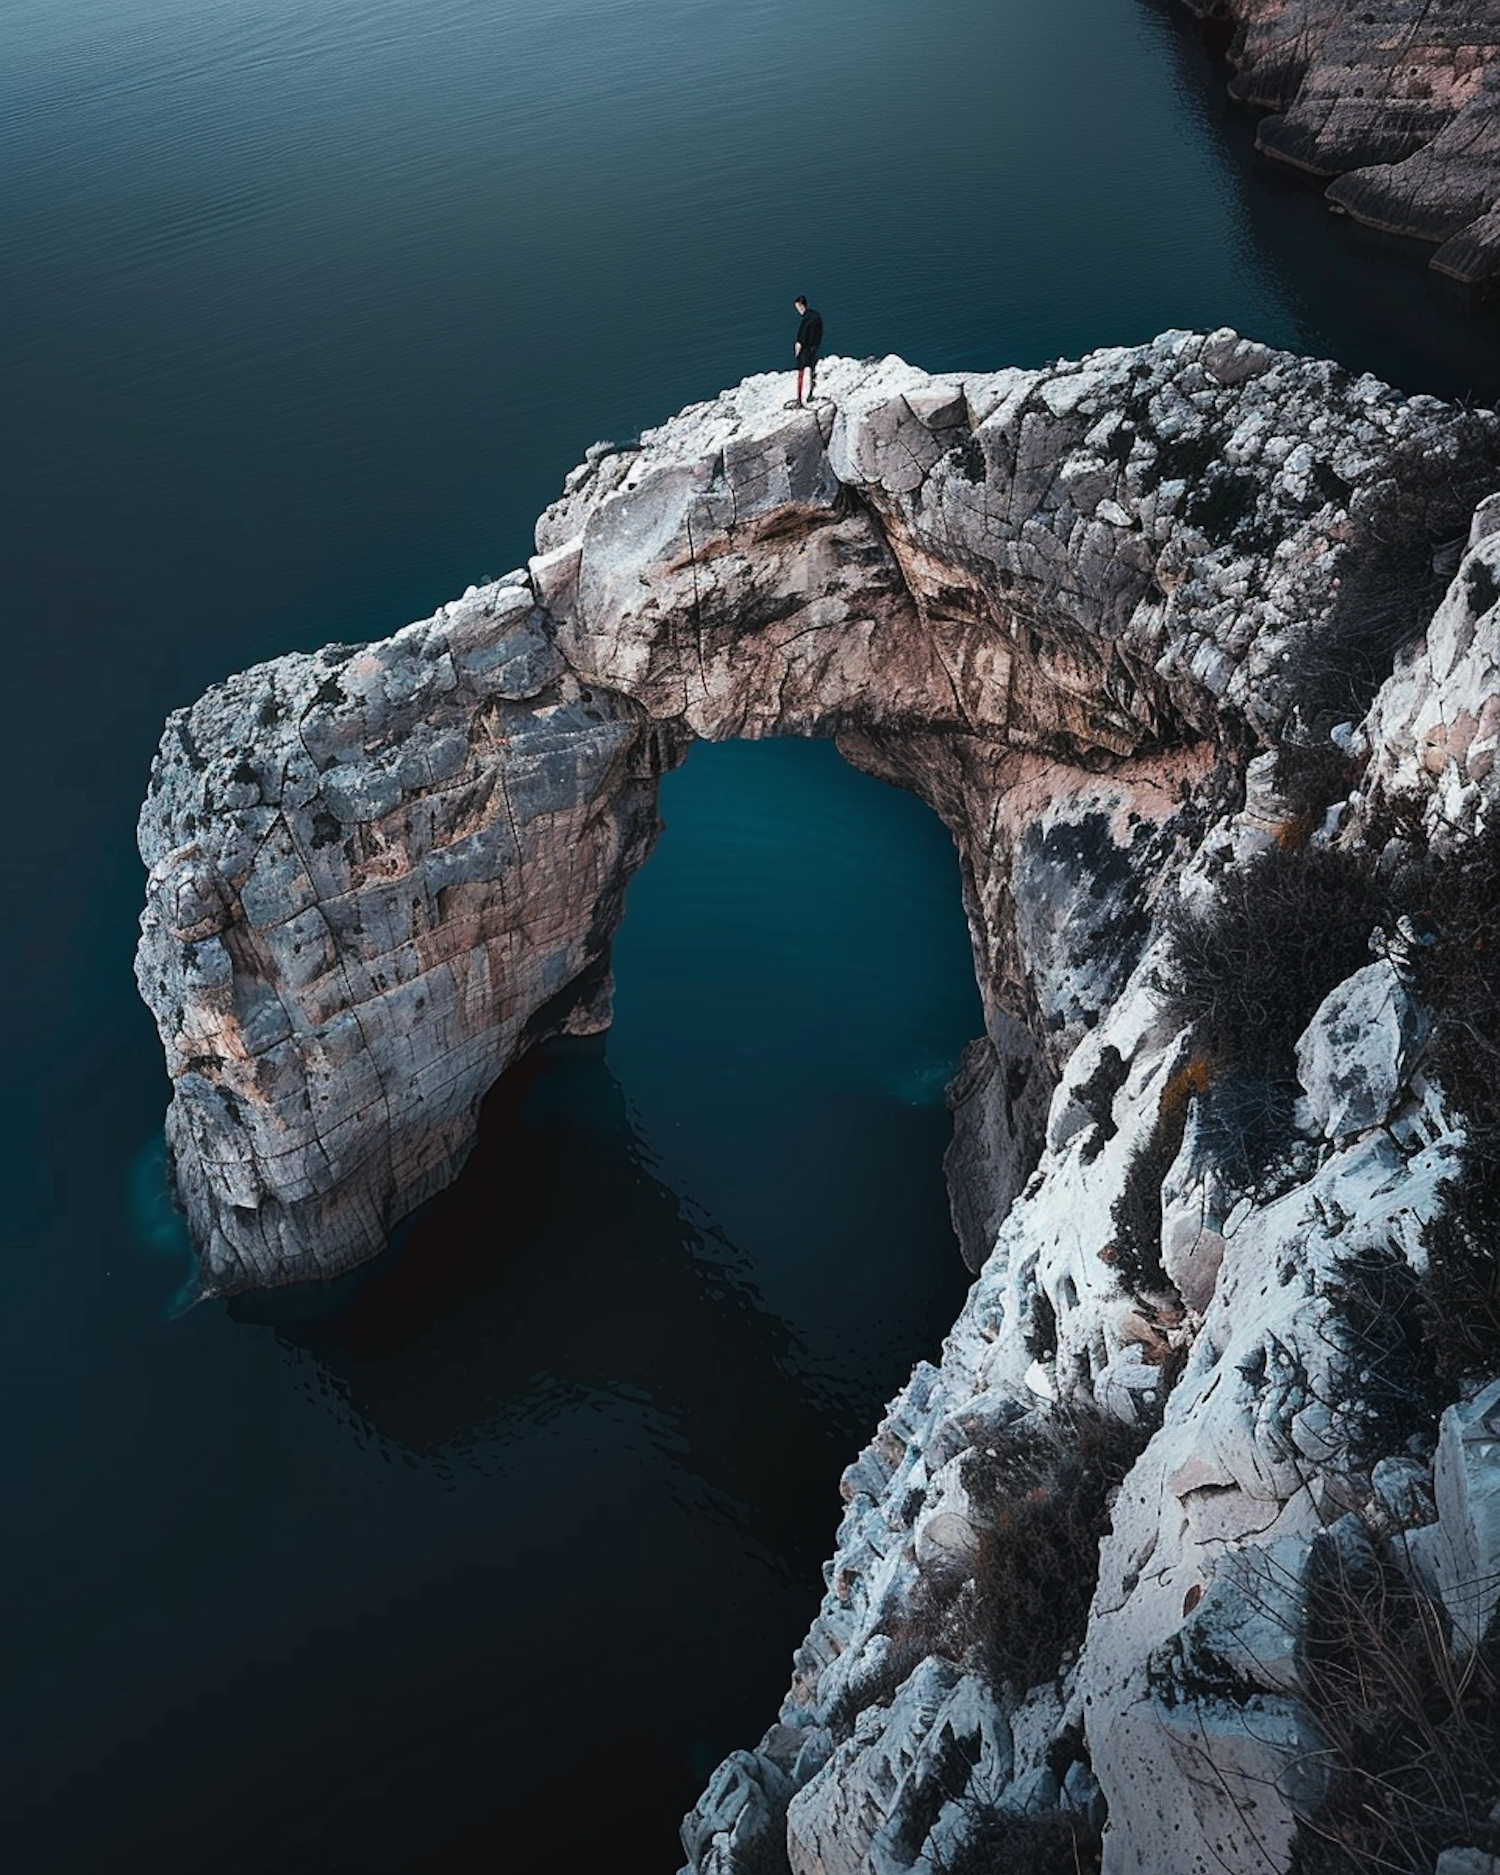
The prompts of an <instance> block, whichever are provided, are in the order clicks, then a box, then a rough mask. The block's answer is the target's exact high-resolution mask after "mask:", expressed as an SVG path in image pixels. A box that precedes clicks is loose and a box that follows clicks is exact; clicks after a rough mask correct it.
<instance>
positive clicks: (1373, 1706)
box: [1292, 1534, 1500, 1875]
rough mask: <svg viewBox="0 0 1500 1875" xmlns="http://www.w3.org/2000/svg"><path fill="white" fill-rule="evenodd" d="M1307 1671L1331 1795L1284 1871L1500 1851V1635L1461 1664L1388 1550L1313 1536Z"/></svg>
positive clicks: (1364, 1871) (1430, 1605) (1301, 1833)
mask: <svg viewBox="0 0 1500 1875" xmlns="http://www.w3.org/2000/svg"><path fill="white" fill-rule="evenodd" d="M1307 1589H1308V1602H1307V1628H1306V1638H1305V1641H1304V1678H1305V1684H1306V1688H1307V1703H1308V1708H1309V1711H1310V1713H1311V1716H1312V1718H1313V1719H1314V1721H1315V1723H1316V1725H1317V1729H1318V1731H1319V1732H1320V1734H1321V1735H1322V1737H1323V1740H1324V1742H1325V1746H1326V1763H1327V1766H1328V1771H1329V1784H1328V1792H1327V1796H1326V1797H1325V1799H1324V1801H1323V1803H1322V1804H1321V1805H1320V1806H1319V1808H1318V1810H1317V1812H1316V1814H1315V1815H1313V1816H1312V1817H1311V1818H1308V1819H1306V1820H1304V1821H1303V1823H1302V1824H1301V1826H1300V1828H1299V1830H1298V1837H1297V1845H1296V1850H1295V1854H1294V1857H1293V1862H1292V1875H1374V1872H1375V1871H1382V1870H1390V1871H1392V1872H1393V1875H1412V1871H1416V1870H1429V1869H1431V1868H1432V1867H1433V1865H1434V1862H1435V1861H1436V1858H1437V1856H1438V1854H1439V1853H1440V1852H1441V1851H1442V1850H1443V1849H1446V1848H1450V1847H1454V1846H1470V1847H1474V1848H1477V1849H1481V1850H1487V1851H1489V1852H1490V1853H1491V1854H1494V1853H1496V1852H1500V1824H1497V1823H1496V1822H1495V1821H1492V1820H1491V1818H1492V1814H1493V1813H1495V1804H1496V1799H1497V1798H1500V1635H1497V1632H1496V1628H1495V1625H1494V1624H1493V1623H1492V1624H1491V1628H1490V1632H1489V1634H1488V1636H1487V1637H1486V1639H1485V1641H1484V1642H1483V1644H1482V1645H1481V1646H1480V1647H1479V1648H1477V1649H1476V1650H1475V1651H1474V1652H1473V1653H1471V1654H1470V1655H1469V1656H1468V1657H1467V1658H1466V1659H1464V1660H1462V1661H1460V1660H1459V1659H1458V1658H1457V1657H1456V1656H1455V1653H1454V1650H1453V1645H1452V1634H1451V1631H1450V1625H1449V1621H1448V1617H1447V1614H1446V1611H1445V1610H1444V1609H1443V1608H1442V1606H1441V1604H1440V1603H1437V1602H1435V1601H1433V1600H1431V1599H1430V1598H1429V1597H1427V1596H1425V1595H1423V1594H1421V1593H1419V1592H1418V1591H1416V1590H1415V1589H1413V1588H1412V1586H1411V1584H1410V1583H1409V1582H1408V1581H1407V1580H1406V1578H1405V1576H1403V1574H1402V1573H1401V1571H1400V1570H1399V1569H1398V1568H1396V1566H1395V1565H1394V1564H1393V1563H1392V1562H1390V1561H1389V1560H1388V1559H1387V1558H1386V1557H1385V1556H1383V1555H1381V1554H1380V1553H1378V1552H1377V1551H1376V1550H1375V1549H1374V1548H1373V1547H1371V1546H1370V1545H1368V1544H1364V1545H1359V1546H1354V1545H1352V1544H1351V1543H1350V1542H1349V1540H1348V1539H1347V1537H1346V1538H1345V1539H1344V1540H1343V1541H1340V1540H1339V1538H1338V1537H1337V1536H1335V1535H1333V1534H1329V1535H1325V1536H1323V1537H1320V1538H1319V1539H1318V1541H1317V1542H1316V1543H1315V1544H1314V1546H1313V1552H1312V1556H1311V1558H1310V1562H1309V1569H1308V1582H1307Z"/></svg>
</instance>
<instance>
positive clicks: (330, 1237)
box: [137, 580, 678, 1294]
mask: <svg viewBox="0 0 1500 1875" xmlns="http://www.w3.org/2000/svg"><path fill="white" fill-rule="evenodd" d="M677 746H678V745H677V744H676V743H674V741H673V738H672V735H671V732H670V731H669V730H665V729H662V728H659V727H653V726H652V725H651V724H650V723H649V722H648V721H647V720H646V718H645V716H644V715H643V713H642V712H641V711H640V710H639V709H637V708H635V707H634V706H633V705H631V704H629V703H627V702H625V701H624V700H623V699H621V698H619V697H617V696H611V695H608V694H605V693H600V692H596V691H593V690H591V689H589V688H588V687H587V686H585V685H583V684H580V683H579V682H578V680H577V679H576V678H575V677H574V676H573V675H572V673H571V672H569V671H568V670H567V667H566V666H565V664H564V663H563V660H562V659H561V657H560V656H559V655H558V653H557V650H556V647H555V646H554V645H553V643H552V641H551V639H550V637H549V635H548V632H547V630H546V625H545V621H544V620H543V618H542V616H541V614H540V613H539V612H538V611H537V608H536V606H535V604H534V601H533V597H532V594H531V590H530V588H529V586H528V585H527V584H526V583H525V581H524V580H521V581H519V582H515V581H513V582H510V583H506V582H502V583H500V584H499V585H494V586H488V587H485V588H484V589H482V590H471V591H470V592H469V593H468V594H467V595H466V596H465V597H464V598H463V599H461V600H459V601H457V602H456V603H454V604H452V605H447V606H445V607H444V608H443V609H442V611H440V612H439V613H438V614H437V615H436V617H434V618H432V619H430V620H428V621H426V622H425V623H422V624H419V625H413V626H410V627H408V628H407V630H405V631H403V632H399V633H398V634H397V635H396V636H395V637H394V638H391V639H389V640H386V641H385V642H383V643H381V644H377V645H370V646H364V647H358V648H354V647H348V646H330V647H328V648H327V649H325V650H323V651H321V652H319V653H318V654H317V655H316V656H313V657H303V656H298V657H284V658H278V659H277V660H276V661H275V663H273V664H267V665H262V666H259V667H257V668H256V669H254V670H250V671H246V672H245V673H244V674H243V675H242V676H238V677H234V678H231V679H230V681H229V682H228V683H226V684H223V685H221V686H220V687H219V688H218V689H215V690H212V691H210V692H209V693H208V695H207V696H205V697H203V698H202V699H200V701H199V702H197V703H196V704H194V705H193V706H192V708H191V709H187V710H181V711H178V712H177V714H176V715H175V716H173V718H172V719H171V721H170V723H169V724H168V726H167V730H166V734H165V735H164V736H163V738H162V744H161V748H160V751H159V752H158V755H157V758H156V763H155V766H154V768H153V770H152V777H151V792H150V794H149V796H148V798H147V800H146V803H145V806H144V807H143V809H142V811H141V822H140V846H141V854H142V857H143V858H144V859H145V861H146V865H147V867H148V868H149V876H148V883H147V895H146V910H145V913H144V915H143V918H142V922H141V945H140V951H139V955H138V959H137V979H138V981H139V983H140V987H141V994H142V995H143V996H144V997H145V999H146V1001H147V1003H148V1004H149V1005H150V1006H151V1008H152V1010H153V1011H154V1013H155V1015H156V1017H157V1022H158V1026H159V1028H160V1030H161V1035H162V1041H163V1045H164V1047H165V1049H166V1054H167V1071H168V1073H169V1074H170V1075H171V1077H172V1104H171V1107H170V1109H169V1110H168V1114H167V1141H168V1147H169V1151H170V1154H171V1159H172V1164H173V1168H174V1174H175V1179H176V1186H177V1191H178V1195H179V1197H180V1199H181V1201H182V1203H183V1205H184V1207H185V1209H186V1212H187V1215H188V1219H189V1222H190V1224H191V1226H192V1229H193V1233H194V1237H195V1240H196V1242H197V1245H198V1251H199V1259H200V1284H201V1287H202V1289H203V1291H204V1293H207V1294H215V1293H232V1292H233V1291H235V1290H238V1289H247V1288H254V1287H257V1286H263V1285H267V1284H273V1283H280V1282H286V1281H288V1280H292V1279H295V1278H297V1277H306V1276H318V1275H330V1274H333V1273H335V1272H337V1271H339V1270H342V1269H347V1268H348V1267H349V1266H350V1265H352V1264H354V1263H358V1262H361V1261H362V1260H364V1259H365V1258H367V1257H370V1256H373V1255H375V1254H376V1253H377V1252H378V1251H379V1250H380V1249H381V1248H382V1247H383V1246H384V1243H385V1240H386V1234H387V1232H388V1231H389V1229H390V1227H391V1225H392V1223H393V1222H394V1221H395V1220H396V1219H397V1218H399V1217H401V1216H402V1215H404V1214H405V1213H406V1212H407V1211H410V1210H411V1209H413V1208H414V1207H415V1206H416V1205H418V1204H420V1203H421V1201H422V1200H423V1198H425V1197H427V1196H428V1195H430V1194H431V1193H432V1192H434V1191H437V1190H439V1189H441V1187H442V1186H443V1185H445V1184H446V1183H447V1182H448V1181H449V1180H450V1179H451V1178H452V1177H453V1176H454V1174H455V1172H456V1171H457V1170H458V1167H459V1166H460V1165H461V1164H462V1162H463V1158H464V1155H465V1154H466V1153H467V1151H468V1148H469V1145H470V1143H471V1141H472V1137H473V1131H474V1125H475V1117H476V1112H477V1108H478V1104H479V1101H480V1099H481V1098H482V1096H483V1094H484V1092H485V1091H486V1089H487V1088H488V1087H490V1086H491V1085H492V1084H493V1082H494V1080H495V1079H496V1077H497V1076H498V1075H499V1074H500V1073H501V1072H502V1071H503V1069H504V1068H505V1067H506V1065H507V1064H508V1063H509V1062H510V1061H512V1060H513V1059H515V1057H516V1055H517V1054H518V1052H519V1051H520V1050H521V1049H523V1048H524V1047H525V1046H527V1045H528V1044H529V1043H530V1042H532V1041H535V1040H539V1039H540V1038H542V1037H543V1036H545V1035H549V1034H556V1033H558V1032H559V1031H568V1032H572V1033H583V1032H587V1031H588V1030H590V1029H594V1028H599V1027H602V1026H604V1025H605V1024H606V1023H607V1022H608V1019H609V987H610V986H609V975H608V954H609V941H610V938H611V936H612V935H613V932H614V927H615V924H616V922H617V921H618V918H619V915H620V909H621V894H622V892H623V890H624V885H625V882H626V880H627V879H628V877H629V876H630V873H631V872H632V871H633V870H634V869H635V867H636V866H637V865H639V863H640V861H641V860H642V859H644V858H645V856H646V854H647V853H648V852H649V851H650V848H651V845H652V842H653V841H654V839H655V834H656V826H657V821H656V804H655V798H656V785H655V784H656V776H657V774H658V772H659V771H660V769H661V768H662V767H663V766H664V765H667V764H669V763H670V762H671V761H672V760H674V759H675V751H676V749H677ZM539 866H545V869H546V871H545V889H544V890H538V889H537V880H536V869H537V868H538V867H539Z"/></svg>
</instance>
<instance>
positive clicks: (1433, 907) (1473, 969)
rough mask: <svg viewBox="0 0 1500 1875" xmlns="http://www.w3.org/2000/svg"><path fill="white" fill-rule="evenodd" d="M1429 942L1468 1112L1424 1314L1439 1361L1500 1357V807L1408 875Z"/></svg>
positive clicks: (1439, 1047) (1438, 1222)
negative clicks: (1473, 833) (1499, 813)
mask: <svg viewBox="0 0 1500 1875" xmlns="http://www.w3.org/2000/svg"><path fill="white" fill-rule="evenodd" d="M1406 892H1407V896H1408V899H1409V901H1410V906H1411V910H1412V914H1413V916H1414V918H1415V920H1416V921H1417V922H1418V924H1419V925H1420V928H1421V930H1422V932H1423V934H1424V936H1425V938H1426V940H1427V941H1426V942H1425V943H1424V944H1423V945H1422V946H1421V947H1420V948H1419V949H1418V951H1417V953H1416V958H1415V968H1416V972H1417V988H1418V991H1419V993H1420V995H1421V997H1422V1000H1423V1002H1424V1003H1425V1004H1426V1006H1427V1008H1428V1010H1429V1012H1430V1014H1431V1016H1432V1023H1433V1033H1432V1040H1431V1042H1430V1044H1429V1046H1428V1051H1427V1061H1426V1066H1427V1070H1428V1072H1429V1073H1430V1074H1431V1075H1432V1077H1433V1079H1434V1080H1435V1081H1436V1082H1437V1084H1438V1086H1439V1087H1440V1088H1441V1089H1442V1091H1443V1095H1444V1098H1445V1099H1446V1100H1447V1102H1448V1104H1449V1106H1451V1107H1452V1108H1453V1109H1455V1110H1456V1111H1457V1112H1458V1113H1459V1114H1460V1115H1461V1116H1462V1118H1463V1122H1464V1131H1465V1135H1466V1137H1465V1144H1464V1149H1463V1153H1462V1155H1461V1157H1460V1160H1459V1165H1458V1169H1457V1171H1456V1173H1455V1174H1454V1176H1453V1177H1452V1178H1450V1179H1449V1180H1448V1181H1447V1182H1446V1184H1445V1185H1444V1187H1443V1195H1444V1198H1445V1200H1446V1209H1445V1211H1444V1213H1443V1215H1442V1216H1441V1217H1439V1218H1437V1219H1435V1220H1434V1221H1433V1222H1432V1223H1431V1224H1429V1225H1428V1226H1427V1228H1426V1230H1425V1231H1424V1233H1423V1239H1422V1241H1423V1244H1424V1246H1425V1248H1426V1250H1427V1258H1428V1272H1427V1278H1426V1282H1425V1285H1424V1294H1423V1297H1422V1315H1423V1322H1424V1326H1425V1328H1426V1332H1427V1339H1428V1344H1429V1347H1430V1349H1431V1352H1432V1357H1433V1360H1434V1363H1435V1365H1436V1367H1437V1370H1438V1372H1439V1373H1440V1374H1441V1375H1443V1376H1444V1378H1446V1379H1450V1380H1460V1379H1464V1378H1466V1377H1469V1376H1473V1375H1484V1374H1492V1373H1493V1372H1494V1371H1495V1369H1496V1368H1497V1367H1500V1255H1497V1252H1500V928H1497V916H1496V914H1497V911H1500V819H1496V820H1495V821H1493V822H1492V824H1491V825H1490V827H1489V828H1488V829H1487V830H1486V831H1485V832H1484V833H1482V834H1481V835H1479V836H1478V837H1477V838H1475V839H1473V840H1471V841H1469V842H1468V843H1467V844H1466V845H1465V846H1463V847H1461V848H1460V849H1459V850H1458V851H1457V852H1455V853H1453V854H1451V855H1449V856H1448V857H1447V858H1445V859H1444V860H1442V861H1440V862H1428V864H1427V865H1426V866H1425V867H1424V868H1422V869H1421V870H1418V871H1415V872H1413V873H1412V874H1411V875H1410V876H1409V877H1408V879H1407V881H1406Z"/></svg>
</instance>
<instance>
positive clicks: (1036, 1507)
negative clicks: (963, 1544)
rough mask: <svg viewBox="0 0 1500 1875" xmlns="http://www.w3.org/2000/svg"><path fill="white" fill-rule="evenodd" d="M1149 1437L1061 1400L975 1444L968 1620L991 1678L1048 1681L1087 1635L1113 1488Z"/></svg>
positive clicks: (970, 1469)
mask: <svg viewBox="0 0 1500 1875" xmlns="http://www.w3.org/2000/svg"><path fill="white" fill-rule="evenodd" d="M1148 1436H1149V1434H1148V1433H1147V1431H1146V1430H1145V1429H1144V1428H1141V1427H1137V1426H1127V1425H1125V1424H1124V1423H1123V1422H1122V1421H1120V1420H1118V1419H1113V1418H1111V1417H1110V1416H1109V1415H1107V1414H1105V1413H1102V1412H1100V1410H1099V1409H1098V1408H1097V1407H1096V1406H1093V1405H1092V1404H1089V1405H1087V1406H1085V1405H1083V1404H1076V1405H1060V1406H1055V1407H1053V1408H1051V1409H1050V1410H1048V1411H1047V1412H1045V1413H1040V1414H1035V1415H1033V1416H1031V1417H1030V1418H1028V1419H1026V1420H1024V1421H1022V1422H1020V1423H1019V1424H1018V1425H1017V1426H1016V1427H1015V1428H1014V1429H1012V1430H1011V1431H1009V1432H1007V1433H1005V1434H1004V1435H1003V1436H1002V1437H1001V1438H1000V1439H999V1440H997V1442H996V1444H995V1445H994V1446H992V1447H989V1448H986V1449H984V1450H982V1451H981V1450H976V1451H974V1452H971V1453H970V1455H969V1457H968V1459H967V1461H966V1462H965V1465H964V1473H963V1475H964V1488H965V1490H966V1491H967V1492H968V1494H969V1498H970V1501H971V1502H972V1503H973V1505H974V1508H975V1512H976V1514H977V1515H978V1517H979V1519H980V1520H981V1524H982V1528H981V1532H980V1538H979V1552H978V1555H977V1557H976V1559H975V1564H974V1572H973V1596H972V1602H971V1604H970V1607H969V1609H968V1611H967V1618H968V1619H969V1621H970V1622H971V1624H972V1627H971V1633H972V1638H973V1642H974V1644H975V1648H976V1652H977V1655H978V1659H979V1663H980V1665H981V1666H982V1667H983V1668H984V1670H985V1671H986V1672H987V1673H988V1675H989V1677H990V1678H991V1679H992V1680H993V1681H995V1682H996V1684H1003V1683H1005V1682H1007V1681H1008V1682H1010V1683H1011V1684H1013V1685H1015V1686H1017V1687H1020V1688H1025V1687H1029V1686H1036V1685H1039V1684H1040V1683H1041V1682H1042V1681H1044V1680H1049V1679H1052V1678H1053V1677H1055V1675H1056V1674H1057V1673H1058V1671H1059V1669H1060V1668H1061V1666H1062V1663H1063V1658H1064V1656H1065V1655H1066V1654H1067V1653H1068V1652H1069V1651H1070V1650H1072V1649H1075V1648H1077V1647H1078V1646H1079V1645H1080V1644H1081V1642H1082V1640H1083V1636H1084V1631H1085V1628H1086V1626H1087V1623H1088V1611H1089V1603H1090V1601H1092V1599H1093V1594H1094V1589H1095V1586H1096V1585H1097V1583H1098V1580H1099V1543H1100V1539H1101V1538H1102V1537H1103V1536H1104V1534H1105V1532H1106V1531H1107V1530H1108V1528H1109V1502H1110V1495H1111V1493H1112V1492H1113V1490H1114V1489H1115V1487H1116V1486H1118V1485H1119V1484H1120V1483H1121V1481H1122V1480H1123V1479H1124V1477H1125V1474H1126V1473H1127V1472H1128V1471H1129V1469H1130V1467H1131V1466H1132V1465H1133V1464H1134V1463H1135V1461H1136V1459H1137V1458H1138V1457H1139V1456H1140V1453H1141V1451H1142V1449H1143V1448H1144V1446H1145V1443H1146V1439H1147V1437H1148Z"/></svg>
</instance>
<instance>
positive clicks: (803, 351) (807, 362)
mask: <svg viewBox="0 0 1500 1875" xmlns="http://www.w3.org/2000/svg"><path fill="white" fill-rule="evenodd" d="M792 304H793V305H794V306H795V307H796V308H797V311H798V312H799V313H801V315H802V323H801V324H800V325H799V326H798V327H797V342H796V344H795V345H794V346H793V347H792V355H793V356H794V357H795V358H796V360H797V403H798V404H800V403H801V402H802V373H803V372H804V371H805V372H806V373H807V401H808V403H811V402H812V400H813V394H814V390H815V388H816V385H817V377H818V347H819V346H820V345H821V344H822V343H823V315H822V313H820V312H815V311H814V309H813V308H812V307H811V306H809V305H808V303H807V299H806V296H805V295H804V294H801V293H799V294H798V295H797V297H796V298H795V299H794V300H793V301H792ZM791 408H795V406H791Z"/></svg>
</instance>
